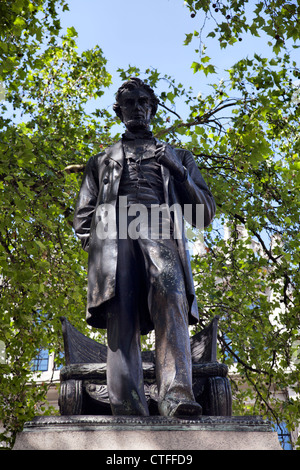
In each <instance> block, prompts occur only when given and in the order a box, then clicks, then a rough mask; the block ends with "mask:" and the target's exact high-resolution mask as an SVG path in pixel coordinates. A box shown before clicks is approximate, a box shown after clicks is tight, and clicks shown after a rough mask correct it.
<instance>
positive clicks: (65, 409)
mask: <svg viewBox="0 0 300 470" xmlns="http://www.w3.org/2000/svg"><path fill="white" fill-rule="evenodd" d="M58 404H59V409H60V414H61V415H69V416H70V415H80V414H82V409H83V393H82V381H81V380H66V381H64V382H61V385H60V394H59V399H58Z"/></svg>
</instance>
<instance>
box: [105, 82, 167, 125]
mask: <svg viewBox="0 0 300 470" xmlns="http://www.w3.org/2000/svg"><path fill="white" fill-rule="evenodd" d="M134 88H143V89H144V90H145V91H146V92H147V93H148V94H149V96H150V99H151V106H152V112H151V119H152V118H153V117H154V116H155V114H156V111H157V106H158V103H159V100H158V98H157V96H156V95H155V93H154V91H153V90H152V88H151V87H150V86H149V85H147V84H146V83H145V82H143V80H141V79H140V78H138V77H130V79H129V80H128V81H127V82H124V83H123V84H122V85H121V86H120V88H119V89H118V91H117V93H116V102H115V104H114V105H113V110H114V112H115V113H116V115H117V116H118V118H120V119H121V120H122V111H121V107H120V98H121V95H122V93H124V91H127V90H133V89H134Z"/></svg>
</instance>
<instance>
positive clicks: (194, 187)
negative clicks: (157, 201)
mask: <svg viewBox="0 0 300 470" xmlns="http://www.w3.org/2000/svg"><path fill="white" fill-rule="evenodd" d="M174 150H175V151H176V153H177V155H178V156H179V158H180V160H181V161H182V164H183V166H184V167H185V168H186V170H187V178H186V180H185V181H184V182H183V183H178V182H176V181H175V180H174V178H173V177H172V176H171V175H170V172H169V170H168V169H167V168H166V167H164V166H163V165H161V171H162V179H163V184H164V195H165V202H166V204H168V205H169V206H172V205H173V204H175V203H177V204H180V205H181V207H182V213H184V204H191V205H192V206H193V215H192V219H193V220H188V222H189V223H191V224H192V225H193V226H195V224H196V217H195V214H196V212H195V210H196V205H197V204H203V205H204V227H207V226H208V225H209V224H210V223H211V221H212V219H213V217H214V215H215V209H216V206H215V202H214V199H213V196H212V194H211V192H210V191H209V189H208V187H207V185H206V183H205V181H204V179H203V177H202V176H201V173H200V171H199V169H198V167H197V165H196V162H195V160H194V157H193V155H192V154H191V152H189V151H187V150H184V149H174ZM124 158H125V157H124V151H123V145H122V140H120V141H119V142H117V143H116V144H114V145H112V146H111V147H109V148H107V149H106V150H105V151H104V152H102V153H99V154H97V155H94V156H92V157H91V158H90V159H89V161H88V162H87V165H86V168H85V172H84V176H83V181H82V185H81V189H80V192H79V195H78V200H77V203H76V208H75V215H74V222H73V225H74V230H75V233H76V235H77V236H78V238H79V239H80V240H81V243H82V247H83V249H84V250H86V251H88V294H87V312H86V320H87V322H88V323H89V324H90V325H92V326H95V327H97V328H106V308H105V306H106V302H107V301H108V300H109V299H111V298H112V297H113V296H114V292H115V279H116V270H117V256H118V239H117V236H115V237H112V236H110V237H107V238H105V239H100V238H99V237H98V236H97V233H96V228H97V224H98V223H99V221H100V220H101V207H104V206H103V205H104V204H109V205H110V207H113V208H114V211H113V212H114V216H113V222H114V230H115V234H117V220H116V216H117V214H116V209H117V200H118V189H119V184H120V180H121V176H122V170H123V163H124ZM99 206H100V207H99ZM97 209H98V210H97ZM174 223H176V221H175V222H174ZM182 226H183V225H182ZM110 227H111V225H110ZM199 228H203V227H199ZM176 243H177V246H178V251H179V255H180V259H181V262H182V266H183V271H184V274H185V283H186V292H187V297H188V304H189V323H190V324H194V323H196V322H197V321H198V319H199V313H198V307H197V301H196V296H195V290H194V283H193V278H192V271H191V265H190V258H189V252H188V250H187V247H186V240H185V237H184V236H182V237H179V238H178V239H177V240H176ZM144 320H145V321H144V324H143V319H142V323H141V332H142V334H146V333H147V332H148V331H149V330H151V329H152V325H151V322H149V318H145V319H144Z"/></svg>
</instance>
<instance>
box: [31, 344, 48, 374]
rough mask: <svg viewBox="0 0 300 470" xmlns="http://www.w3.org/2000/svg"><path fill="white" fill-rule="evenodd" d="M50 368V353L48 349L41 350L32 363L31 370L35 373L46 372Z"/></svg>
mask: <svg viewBox="0 0 300 470" xmlns="http://www.w3.org/2000/svg"><path fill="white" fill-rule="evenodd" d="M48 366H49V352H48V351H47V349H40V350H39V351H38V354H37V356H36V358H35V359H34V360H33V361H32V365H31V370H32V371H33V372H46V371H47V370H48Z"/></svg>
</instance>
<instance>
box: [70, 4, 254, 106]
mask: <svg viewBox="0 0 300 470" xmlns="http://www.w3.org/2000/svg"><path fill="white" fill-rule="evenodd" d="M69 8H70V11H68V12H65V13H63V15H62V18H61V19H62V25H63V28H64V29H65V28H67V27H69V26H74V27H75V29H76V30H77V32H78V40H77V44H78V48H79V51H82V50H85V49H89V48H92V47H94V46H95V45H96V44H97V45H99V46H100V47H101V49H102V50H103V53H104V56H105V57H106V59H107V60H108V64H107V69H108V71H109V72H110V73H111V74H112V75H113V81H114V83H113V85H112V87H111V89H110V90H109V91H106V94H105V97H103V98H102V101H103V102H104V103H103V104H104V106H105V105H106V102H107V103H108V105H110V104H112V102H113V95H114V92H115V91H116V89H117V88H118V86H119V85H120V83H121V82H120V79H119V77H118V74H117V73H116V70H117V69H118V68H119V67H120V68H125V69H126V68H127V67H128V66H129V65H134V66H137V67H139V68H140V69H141V71H144V70H146V68H148V67H153V68H157V69H158V71H159V72H160V73H161V74H162V75H164V74H167V75H170V76H172V77H173V78H175V80H176V82H177V83H178V82H181V83H183V85H184V86H185V87H187V88H188V87H189V86H192V88H193V90H194V92H195V95H197V94H198V93H199V92H201V93H202V94H203V95H205V93H206V92H207V91H208V89H207V88H206V86H207V84H208V83H209V82H212V81H215V80H217V78H216V77H215V76H212V77H208V78H206V77H205V76H204V75H200V74H194V72H193V70H192V69H191V64H192V62H193V61H197V60H198V59H199V55H198V54H197V53H195V52H194V49H195V48H197V47H198V44H197V42H196V41H194V42H193V44H192V45H189V46H184V45H183V42H184V40H185V37H186V36H185V35H186V34H187V33H190V32H193V31H194V30H199V29H200V26H201V25H202V22H203V19H204V17H203V14H199V13H198V14H197V16H196V17H195V18H191V16H190V12H189V10H188V9H187V8H186V7H185V6H184V4H183V1H181V0H126V1H124V0H106V1H104V0H84V1H83V0H70V1H69ZM212 22H213V20H210V21H209V22H208V27H209V28H211V27H213V23H212ZM204 42H205V43H207V45H208V49H207V51H206V53H207V55H209V56H210V57H211V58H212V63H213V64H215V65H216V66H217V67H218V76H219V78H223V76H224V72H223V70H225V69H226V68H228V67H229V66H231V65H232V64H233V63H234V62H236V60H238V59H240V58H242V57H243V56H245V55H246V54H247V53H249V54H250V55H252V53H253V52H255V51H256V50H257V49H258V48H261V40H259V39H256V38H252V37H250V38H246V39H245V40H244V41H243V42H238V43H236V44H235V45H234V46H233V47H231V48H230V49H225V50H224V49H223V50H220V48H219V43H218V41H217V40H210V41H206V40H205V38H204ZM166 88H167V86H166Z"/></svg>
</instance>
